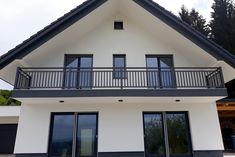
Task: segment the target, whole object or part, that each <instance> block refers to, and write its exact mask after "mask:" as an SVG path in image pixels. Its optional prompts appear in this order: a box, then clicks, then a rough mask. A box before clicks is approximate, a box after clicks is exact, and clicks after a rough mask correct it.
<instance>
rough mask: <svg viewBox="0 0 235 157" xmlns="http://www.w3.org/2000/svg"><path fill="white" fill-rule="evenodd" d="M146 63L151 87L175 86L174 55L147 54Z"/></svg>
mask: <svg viewBox="0 0 235 157" xmlns="http://www.w3.org/2000/svg"><path fill="white" fill-rule="evenodd" d="M146 65H147V71H148V72H147V83H148V87H149V88H172V87H173V86H174V82H175V81H174V77H173V74H174V72H173V60H172V56H167V55H166V56H163V55H159V56H158V55H147V56H146Z"/></svg>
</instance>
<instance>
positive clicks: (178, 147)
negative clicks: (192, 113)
mask: <svg viewBox="0 0 235 157" xmlns="http://www.w3.org/2000/svg"><path fill="white" fill-rule="evenodd" d="M166 118H167V130H168V140H169V149H170V156H175V155H190V152H191V150H190V139H189V129H188V124H187V118H186V115H185V114H181V113H167V115H166Z"/></svg>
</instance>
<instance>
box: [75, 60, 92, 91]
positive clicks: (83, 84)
mask: <svg viewBox="0 0 235 157" xmlns="http://www.w3.org/2000/svg"><path fill="white" fill-rule="evenodd" d="M79 68H80V72H79V82H78V83H79V85H78V87H79V88H91V86H92V85H91V83H92V72H91V71H92V57H81V58H80V67H79Z"/></svg>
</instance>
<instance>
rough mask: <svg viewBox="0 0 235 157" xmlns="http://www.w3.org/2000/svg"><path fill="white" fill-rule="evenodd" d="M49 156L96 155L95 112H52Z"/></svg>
mask: <svg viewBox="0 0 235 157" xmlns="http://www.w3.org/2000/svg"><path fill="white" fill-rule="evenodd" d="M49 156H50V157H95V156H97V114H96V113H82V114H80V113H55V114H52V119H51V135H50V144H49Z"/></svg>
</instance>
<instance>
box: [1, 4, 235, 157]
mask: <svg viewBox="0 0 235 157" xmlns="http://www.w3.org/2000/svg"><path fill="white" fill-rule="evenodd" d="M234 68H235V58H234V57H233V56H232V55H231V54H230V53H229V52H227V51H225V50H224V49H223V48H221V47H220V46H218V45H217V44H215V43H214V42H212V41H210V40H208V39H207V38H206V37H204V36H203V35H201V34H200V33H199V32H197V31H195V30H194V29H192V28H191V27H190V26H188V25H187V24H185V23H183V22H182V21H181V20H179V19H178V18H177V17H176V16H174V15H172V14H171V13H170V12H168V11H166V10H165V9H164V8H162V7H161V6H159V5H158V4H156V3H154V2H153V1H151V0H118V1H117V0H88V1H86V2H85V3H83V4H82V5H80V6H78V7H77V8H75V9H74V10H72V11H71V12H69V13H68V14H65V15H64V16H63V17H61V18H59V19H58V20H57V21H55V22H53V23H52V24H50V25H49V26H47V27H45V28H44V29H43V30H41V31H39V32H38V33H37V34H35V35H33V36H32V37H31V38H29V39H28V40H26V41H24V42H23V43H22V44H20V45H18V46H17V47H15V48H14V49H12V50H11V51H9V52H8V53H6V54H5V55H3V56H2V57H1V58H0V69H1V71H0V78H1V79H3V80H5V81H7V82H9V83H10V84H12V85H14V87H15V88H14V91H13V97H14V98H15V99H17V100H19V101H21V102H22V107H21V111H20V117H19V123H18V130H17V136H16V143H15V148H14V154H15V155H16V157H46V156H49V157H97V156H98V157H222V156H223V149H224V147H223V141H222V136H221V131H220V126H219V120H218V114H217V108H216V101H217V100H219V99H222V98H224V97H226V96H227V92H226V88H225V86H224V83H226V82H228V81H230V80H232V79H234V78H235V70H234Z"/></svg>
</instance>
